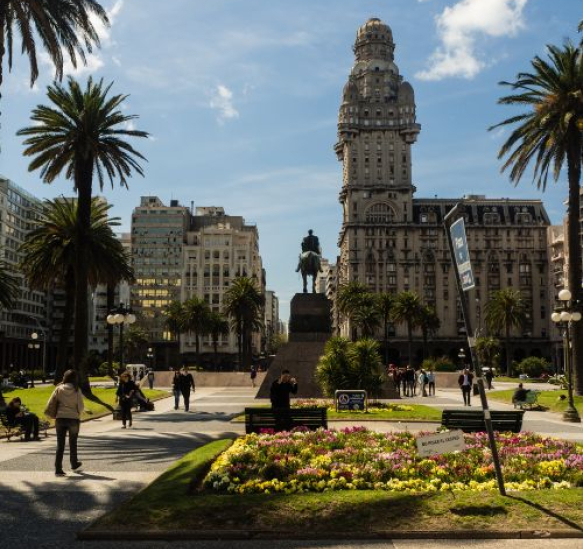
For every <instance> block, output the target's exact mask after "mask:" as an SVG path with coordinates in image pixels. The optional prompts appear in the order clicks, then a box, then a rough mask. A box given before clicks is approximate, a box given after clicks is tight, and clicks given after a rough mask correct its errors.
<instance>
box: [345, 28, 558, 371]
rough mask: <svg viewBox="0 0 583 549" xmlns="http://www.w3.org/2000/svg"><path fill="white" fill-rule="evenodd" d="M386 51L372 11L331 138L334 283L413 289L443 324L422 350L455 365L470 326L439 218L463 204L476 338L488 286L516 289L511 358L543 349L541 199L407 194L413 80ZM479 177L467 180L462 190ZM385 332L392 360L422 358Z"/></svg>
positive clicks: (387, 39) (385, 33)
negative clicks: (336, 196) (519, 318)
mask: <svg viewBox="0 0 583 549" xmlns="http://www.w3.org/2000/svg"><path fill="white" fill-rule="evenodd" d="M394 51H395V44H394V42H393V36H392V32H391V29H390V28H389V27H388V26H387V25H385V24H384V23H382V22H381V21H380V20H379V19H376V18H373V19H369V20H368V21H367V22H366V23H365V24H364V25H362V26H361V27H360V28H359V29H358V32H357V35H356V42H355V45H354V54H355V63H354V66H353V67H352V70H351V71H350V74H349V77H348V82H347V84H346V86H345V87H344V91H343V94H342V103H341V106H340V111H339V116H338V142H337V143H336V145H335V151H336V154H337V156H338V159H339V160H340V161H341V162H342V164H343V175H342V188H341V191H340V203H341V204H342V209H343V223H342V228H341V230H340V235H339V246H340V256H339V259H338V263H337V282H338V286H341V285H344V284H346V283H348V282H350V281H358V282H361V283H364V284H366V285H367V286H368V288H369V289H370V290H371V291H373V292H389V293H393V294H397V293H399V292H402V291H404V290H410V291H414V292H415V293H416V294H417V295H418V296H419V297H420V299H421V301H422V302H423V303H424V304H426V305H429V306H431V307H433V308H434V309H435V311H436V313H437V316H438V317H439V319H440V321H441V327H440V328H439V330H438V331H437V333H436V334H434V335H433V336H432V338H431V344H430V346H429V349H426V351H427V352H429V353H431V354H434V355H435V356H441V355H449V356H450V357H452V359H453V360H454V361H456V360H457V354H458V352H459V347H460V345H462V344H465V343H464V342H465V340H466V334H465V328H464V324H463V319H462V315H461V308H460V305H459V301H458V299H457V292H456V287H455V277H454V273H453V268H452V266H451V257H450V253H449V250H448V245H447V240H446V238H445V234H444V230H443V219H444V216H445V215H446V214H447V213H448V212H449V211H450V210H451V208H452V207H453V206H454V205H455V204H456V203H457V202H459V201H460V200H463V202H464V205H465V210H464V217H465V224H466V231H467V237H468V245H469V249H470V255H471V260H472V267H473V270H474V276H475V279H476V288H475V290H472V293H471V295H470V296H469V297H470V299H469V307H470V314H471V316H472V318H473V319H475V322H474V325H475V327H477V328H478V329H480V334H481V335H483V334H484V333H486V326H485V322H484V310H485V305H486V303H487V302H488V301H489V299H490V297H491V296H492V294H493V292H495V291H496V290H500V289H503V288H506V287H512V288H517V289H520V291H521V293H522V296H523V298H524V300H525V301H526V304H527V307H528V316H527V322H525V324H524V326H522V327H521V328H520V329H515V330H513V332H512V336H513V338H514V342H513V349H512V352H513V356H512V357H511V358H512V359H514V360H521V359H522V358H524V357H525V356H527V355H528V354H530V353H534V354H539V355H545V354H546V355H547V356H548V348H549V345H548V341H549V304H548V276H549V268H548V267H549V260H548V250H547V236H546V233H547V227H548V225H549V218H548V216H547V214H546V212H545V209H544V207H543V205H542V203H541V201H540V200H526V199H525V200H511V199H500V198H495V199H490V198H486V196H484V195H467V196H465V197H464V198H463V199H462V198H455V197H451V198H437V197H435V198H417V197H415V196H414V195H415V192H416V187H415V185H414V184H413V179H412V164H413V163H412V156H411V152H412V150H411V149H412V147H411V145H413V144H414V143H415V140H416V138H417V135H418V133H419V131H420V129H421V128H420V126H419V124H417V122H416V118H415V97H414V94H413V88H412V87H411V85H410V84H409V83H408V82H406V81H405V80H404V79H403V77H402V76H401V75H400V74H399V69H398V68H397V66H396V65H395V62H394ZM475 184H476V182H473V181H469V182H468V188H471V187H472V185H475ZM337 320H338V323H339V326H340V328H341V333H342V334H343V335H350V334H351V332H352V327H351V326H350V323H349V321H348V320H347V319H346V318H340V317H339V318H338V319H337ZM390 334H391V338H390V344H389V357H390V360H391V361H392V362H397V363H407V362H408V363H414V364H419V363H420V361H421V360H422V358H423V350H422V348H421V345H420V344H419V345H416V348H415V349H414V353H415V354H414V356H412V357H408V356H407V355H406V351H407V345H406V340H407V334H406V329H405V327H404V326H403V325H400V326H393V327H390ZM419 335H420V332H419V331H418V332H417V333H416V336H419ZM493 335H496V334H493ZM419 339H420V338H419Z"/></svg>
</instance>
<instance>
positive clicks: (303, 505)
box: [89, 440, 583, 538]
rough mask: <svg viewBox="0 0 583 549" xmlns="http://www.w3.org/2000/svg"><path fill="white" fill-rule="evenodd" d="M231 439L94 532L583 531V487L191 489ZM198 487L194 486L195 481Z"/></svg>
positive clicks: (179, 468)
mask: <svg viewBox="0 0 583 549" xmlns="http://www.w3.org/2000/svg"><path fill="white" fill-rule="evenodd" d="M229 445H230V441H229V440H219V441H215V442H213V443H211V444H208V445H206V446H204V447H202V448H199V449H197V450H195V451H193V452H191V453H189V454H187V455H186V456H185V457H184V458H182V459H181V460H179V461H177V462H176V463H175V464H174V465H172V467H170V469H168V470H167V471H166V472H165V473H164V474H163V475H162V476H160V477H159V478H158V479H157V480H155V481H154V482H153V483H152V484H151V485H150V486H148V487H147V488H146V489H145V490H143V491H142V492H140V493H139V494H137V495H136V496H134V497H133V498H132V499H131V500H130V501H128V502H126V503H125V504H123V505H122V506H121V507H120V508H118V509H116V510H115V511H113V512H111V513H109V514H107V515H105V516H104V517H102V518H100V519H99V520H98V521H97V522H96V523H94V524H93V525H92V526H91V527H90V528H89V532H91V531H93V532H95V531H106V532H120V533H121V532H125V531H127V528H128V524H131V528H132V530H135V531H137V532H140V531H144V530H147V531H177V530H217V535H218V534H219V533H220V532H224V531H225V530H242V531H247V530H268V531H270V532H278V531H279V532H285V531H288V532H290V533H291V535H292V536H293V535H294V534H296V535H299V536H305V534H306V533H307V532H309V533H324V532H327V533H329V534H330V535H332V536H333V537H335V538H338V537H342V534H343V533H350V534H358V533H362V534H363V535H364V534H367V533H368V534H370V533H372V532H383V531H420V530H421V531H422V530H437V531H451V530H453V531H462V530H466V531H467V530H474V531H476V530H479V531H488V530H491V531H517V530H530V531H532V530H550V531H552V530H570V531H572V532H575V531H583V507H582V506H581V505H580V503H581V489H563V490H541V491H529V492H522V493H521V492H515V493H512V495H510V496H508V497H502V496H499V495H498V493H497V492H489V491H488V492H479V494H478V493H477V492H473V491H466V492H456V493H451V492H448V493H437V494H431V495H411V494H404V493H394V492H387V491H382V490H378V491H377V490H362V491H360V490H343V491H329V492H323V493H303V494H285V495H284V494H269V495H266V494H250V495H243V496H242V495H218V494H216V493H208V492H204V491H201V490H200V488H199V489H195V490H192V487H193V480H194V481H196V480H197V479H198V480H200V479H201V478H202V477H203V475H204V474H205V472H206V470H207V468H208V466H209V465H210V463H211V462H212V461H213V458H214V457H215V456H216V455H217V454H218V453H220V452H221V451H222V450H223V449H226V448H227V447H228V446H229ZM195 486H196V485H195Z"/></svg>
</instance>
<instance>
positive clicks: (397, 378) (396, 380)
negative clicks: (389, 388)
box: [391, 364, 401, 396]
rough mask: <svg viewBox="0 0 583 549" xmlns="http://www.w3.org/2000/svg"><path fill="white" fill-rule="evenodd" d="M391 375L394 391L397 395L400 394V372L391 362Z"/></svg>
mask: <svg viewBox="0 0 583 549" xmlns="http://www.w3.org/2000/svg"><path fill="white" fill-rule="evenodd" d="M391 366H392V368H391V375H392V378H393V386H394V387H395V391H396V392H397V395H399V396H401V372H400V370H398V369H397V367H396V366H395V365H394V364H391Z"/></svg>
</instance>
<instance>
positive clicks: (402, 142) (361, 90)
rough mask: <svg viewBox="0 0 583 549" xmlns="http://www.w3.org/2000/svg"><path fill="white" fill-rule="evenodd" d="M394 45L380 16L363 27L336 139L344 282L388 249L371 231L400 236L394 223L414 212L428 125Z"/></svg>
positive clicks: (359, 275)
mask: <svg viewBox="0 0 583 549" xmlns="http://www.w3.org/2000/svg"><path fill="white" fill-rule="evenodd" d="M394 51H395V44H394V42H393V33H392V32H391V29H390V28H389V27H388V26H387V25H385V24H384V23H382V22H381V21H380V20H379V19H376V18H372V19H369V20H368V21H367V22H366V23H365V24H364V25H362V27H360V28H359V29H358V32H357V34H356V42H355V44H354V54H355V58H356V59H355V61H356V62H355V64H354V66H353V67H352V70H351V72H350V75H349V77H348V82H347V84H346V86H345V87H344V92H343V96H342V105H341V106H340V114H339V119H338V143H337V144H336V146H335V150H336V154H337V156H338V160H340V161H341V162H342V163H343V175H342V191H341V193H340V202H341V204H342V208H343V224H342V230H341V231H340V241H339V245H340V271H339V273H338V275H339V279H340V280H341V281H343V282H347V281H349V280H355V279H356V278H358V279H359V280H361V281H365V280H366V279H367V276H366V275H367V273H368V272H370V269H371V266H370V264H371V263H376V262H377V260H378V259H380V258H381V256H382V257H383V258H385V257H386V254H381V255H380V256H379V250H376V251H375V252H376V254H375V253H373V252H372V250H370V249H367V248H365V238H366V237H368V236H372V232H373V231H376V232H377V233H378V236H381V235H382V236H386V237H391V236H394V235H393V232H394V231H392V229H390V228H389V227H390V226H392V225H394V224H395V223H396V224H401V223H407V221H409V220H410V219H411V215H412V200H413V193H414V191H415V187H414V185H413V183H412V179H411V145H412V144H413V143H415V140H416V138H417V134H418V133H419V131H420V129H421V127H420V126H419V124H417V123H416V120H415V97H414V94H413V88H412V87H411V84H409V83H408V82H406V81H405V80H403V77H402V76H401V75H400V74H399V69H398V67H397V65H395V62H394ZM371 225H374V226H375V229H372V227H371ZM379 231H380V232H379ZM375 255H376V257H375ZM369 278H370V277H369Z"/></svg>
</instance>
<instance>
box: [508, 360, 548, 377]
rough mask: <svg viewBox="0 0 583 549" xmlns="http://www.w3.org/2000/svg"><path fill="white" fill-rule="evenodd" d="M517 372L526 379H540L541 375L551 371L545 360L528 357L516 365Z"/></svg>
mask: <svg viewBox="0 0 583 549" xmlns="http://www.w3.org/2000/svg"><path fill="white" fill-rule="evenodd" d="M516 368H517V370H518V371H519V372H520V373H521V374H526V375H527V376H528V377H540V376H541V374H543V373H545V372H546V373H549V372H550V371H551V369H552V366H551V363H550V362H549V361H548V360H547V359H546V358H540V357H538V356H529V357H528V358H525V359H524V360H523V361H522V362H520V363H519V364H518V365H517V367H516Z"/></svg>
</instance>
